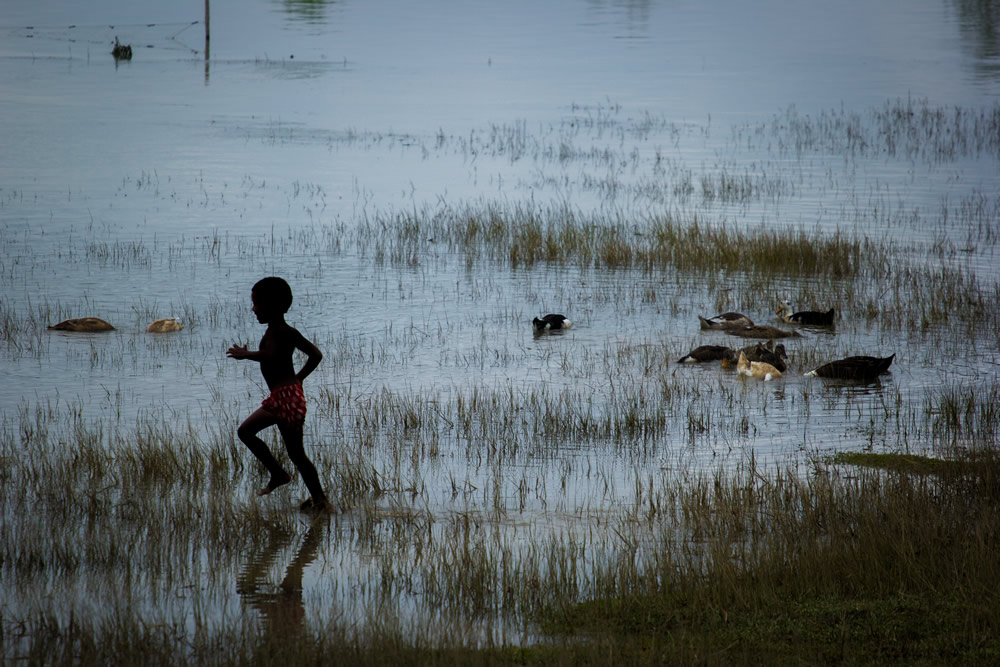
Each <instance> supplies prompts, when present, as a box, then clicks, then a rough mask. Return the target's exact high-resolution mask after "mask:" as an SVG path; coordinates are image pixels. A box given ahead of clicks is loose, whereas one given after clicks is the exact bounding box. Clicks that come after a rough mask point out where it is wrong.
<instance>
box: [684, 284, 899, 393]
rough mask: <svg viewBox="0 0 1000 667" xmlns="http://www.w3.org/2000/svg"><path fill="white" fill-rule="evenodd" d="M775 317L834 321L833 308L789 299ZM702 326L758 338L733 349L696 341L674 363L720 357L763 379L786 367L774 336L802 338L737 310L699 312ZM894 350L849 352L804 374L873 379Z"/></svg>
mask: <svg viewBox="0 0 1000 667" xmlns="http://www.w3.org/2000/svg"><path fill="white" fill-rule="evenodd" d="M777 316H778V320H779V321H780V322H782V323H784V324H793V325H801V326H805V327H823V328H824V329H827V330H829V329H831V328H832V327H833V326H834V323H835V321H836V310H835V309H833V308H830V309H829V310H826V311H822V310H796V309H795V307H794V305H793V304H792V302H791V301H790V300H787V299H786V300H783V301H781V302H780V303H779V304H778V310H777ZM698 322H699V325H700V328H701V330H703V331H706V330H711V331H721V332H723V333H726V334H728V335H730V336H737V337H741V338H758V339H762V341H766V343H765V342H758V343H755V344H752V345H747V346H746V347H742V348H738V349H734V348H731V347H729V346H726V345H699V346H698V347H695V348H694V349H692V350H691V351H690V352H688V353H687V354H685V355H684V356H682V357H680V358H679V359H678V360H677V363H682V364H692V363H706V362H713V361H719V362H721V366H723V367H733V366H735V367H736V372H737V374H739V375H740V376H744V377H752V378H760V379H762V380H764V381H770V380H775V379H777V378H780V377H781V376H782V374H783V373H785V372H786V371H787V370H788V364H787V360H788V353H787V351H786V349H785V346H784V345H782V344H778V345H775V342H774V341H775V340H776V339H783V338H801V337H802V334H801V333H800V332H799V331H796V330H795V329H784V328H781V327H775V326H770V325H766V324H755V323H754V322H753V320H751V319H750V318H749V317H747V316H746V315H744V314H743V313H738V312H733V311H730V312H725V313H720V314H719V315H715V316H713V317H703V316H701V315H699V316H698ZM895 356H896V355H895V354H891V355H889V356H888V357H874V356H865V355H858V356H850V357H846V358H844V359H835V360H832V361H829V362H827V363H824V364H822V365H820V366H818V367H817V368H814V369H812V370H810V371H808V372H807V373H805V376H806V377H821V378H831V379H837V380H851V381H857V382H872V381H874V380H876V379H877V378H878V376H879V375H881V374H883V373H885V372H887V371H888V370H889V367H890V366H891V365H892V361H893V359H894V358H895Z"/></svg>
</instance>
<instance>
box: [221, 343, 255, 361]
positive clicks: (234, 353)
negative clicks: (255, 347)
mask: <svg viewBox="0 0 1000 667" xmlns="http://www.w3.org/2000/svg"><path fill="white" fill-rule="evenodd" d="M226 356H227V357H232V358H233V359H246V358H247V357H248V356H249V352H247V346H246V345H233V346H232V347H231V348H229V350H228V351H227V352H226Z"/></svg>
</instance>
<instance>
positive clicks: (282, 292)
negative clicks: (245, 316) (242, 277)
mask: <svg viewBox="0 0 1000 667" xmlns="http://www.w3.org/2000/svg"><path fill="white" fill-rule="evenodd" d="M252 294H253V296H254V300H255V301H256V302H257V303H258V304H260V305H261V306H263V307H264V308H267V309H268V310H271V311H273V312H277V313H281V314H282V315H284V314H285V313H287V312H288V309H289V308H291V307H292V288H291V287H289V286H288V283H286V282H285V280H284V279H283V278H279V277H277V276H270V277H268V278H262V279H261V280H258V281H257V284H256V285H254V286H253V290H252Z"/></svg>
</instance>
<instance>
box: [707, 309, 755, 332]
mask: <svg viewBox="0 0 1000 667" xmlns="http://www.w3.org/2000/svg"><path fill="white" fill-rule="evenodd" d="M698 321H699V322H700V323H701V328H702V329H721V330H723V331H728V330H729V329H738V328H741V327H752V326H753V320H751V319H750V318H749V317H747V316H746V315H744V314H743V313H734V312H728V313H720V314H719V315H715V316H713V317H702V316H701V315H699V316H698Z"/></svg>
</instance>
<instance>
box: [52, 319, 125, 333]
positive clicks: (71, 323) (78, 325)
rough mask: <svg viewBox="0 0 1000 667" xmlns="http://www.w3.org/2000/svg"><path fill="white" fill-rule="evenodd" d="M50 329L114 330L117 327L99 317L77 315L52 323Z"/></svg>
mask: <svg viewBox="0 0 1000 667" xmlns="http://www.w3.org/2000/svg"><path fill="white" fill-rule="evenodd" d="M49 329H55V330H56V331H114V329H115V328H114V327H113V326H111V324H110V323H108V322H105V321H104V320H102V319H101V318H99V317H77V318H74V319H70V320H63V321H62V322H59V323H58V324H50V325H49Z"/></svg>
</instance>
